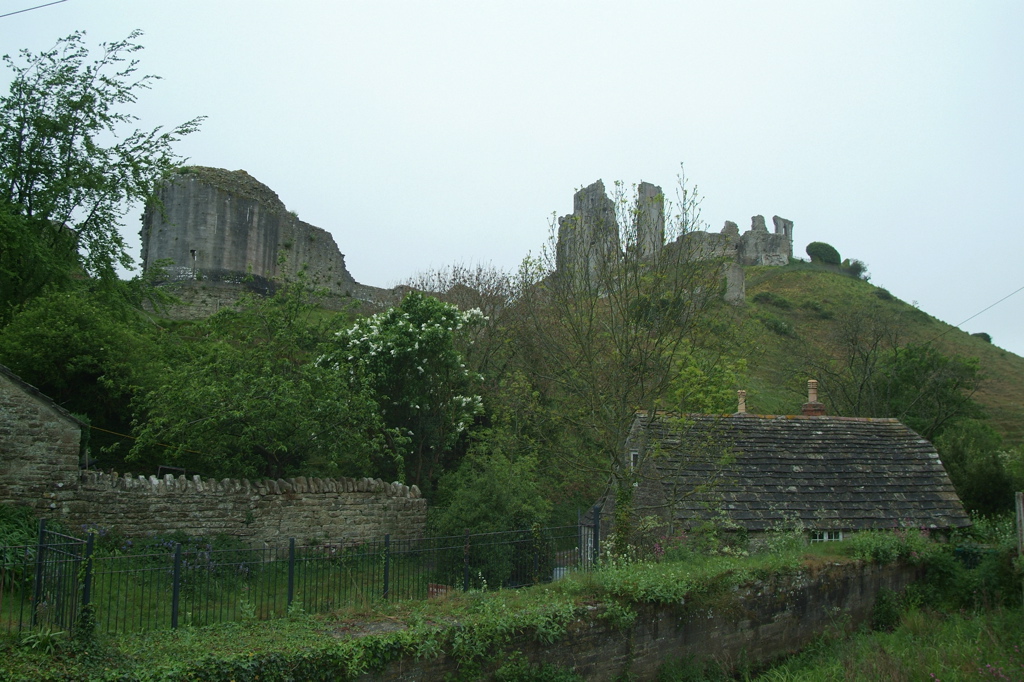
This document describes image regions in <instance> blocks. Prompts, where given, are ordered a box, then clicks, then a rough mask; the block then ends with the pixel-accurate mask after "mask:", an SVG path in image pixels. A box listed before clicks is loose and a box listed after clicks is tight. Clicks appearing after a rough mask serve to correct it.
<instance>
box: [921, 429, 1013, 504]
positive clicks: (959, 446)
mask: <svg viewBox="0 0 1024 682" xmlns="http://www.w3.org/2000/svg"><path fill="white" fill-rule="evenodd" d="M1001 440H1002V439H1001V438H1000V437H999V434H998V433H996V431H995V430H994V429H993V428H992V427H991V426H989V425H988V424H986V423H984V422H982V421H978V420H976V419H964V420H961V421H959V422H957V423H956V424H954V425H953V426H952V427H950V428H948V429H946V430H945V431H944V432H943V433H942V434H941V435H939V437H938V438H937V439H936V440H935V447H936V448H937V449H938V451H939V454H940V455H941V457H942V463H943V465H945V467H946V471H947V473H949V477H950V479H951V480H952V481H953V486H954V487H955V488H956V492H957V494H958V495H959V496H960V500H961V501H962V502H963V503H964V506H965V507H966V508H967V509H968V510H970V511H974V512H978V513H980V514H986V515H989V514H999V513H1003V512H1006V511H1009V510H1010V509H1012V508H1013V493H1014V487H1013V483H1014V480H1013V475H1012V473H1011V472H1010V471H1007V467H1006V464H1007V463H1008V462H1007V460H1006V459H1005V458H1004V456H1003V454H1002V453H1001V452H1000V445H1001Z"/></svg>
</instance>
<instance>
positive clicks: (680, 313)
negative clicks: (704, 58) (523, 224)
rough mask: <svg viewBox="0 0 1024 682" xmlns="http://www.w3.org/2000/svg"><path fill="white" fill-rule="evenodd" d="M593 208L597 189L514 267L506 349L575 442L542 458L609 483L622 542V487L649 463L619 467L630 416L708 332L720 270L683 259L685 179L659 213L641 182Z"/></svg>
mask: <svg viewBox="0 0 1024 682" xmlns="http://www.w3.org/2000/svg"><path fill="white" fill-rule="evenodd" d="M603 197H604V192H603V185H602V186H592V187H590V188H588V189H587V190H584V191H582V192H580V193H577V196H576V210H575V211H574V213H573V214H572V215H571V216H568V217H566V218H563V219H562V220H561V221H560V222H559V224H557V225H555V224H552V229H551V236H550V238H549V241H548V243H547V245H546V247H545V248H544V249H543V250H542V251H541V254H540V256H539V257H537V258H533V259H528V260H527V261H526V262H524V264H523V267H522V269H521V270H520V273H519V278H518V286H517V291H516V296H515V298H516V306H515V308H516V311H517V315H518V316H519V317H518V324H517V328H518V335H517V337H516V343H517V348H518V351H519V352H520V354H521V357H522V359H523V360H524V361H525V366H526V367H527V368H528V371H529V373H530V374H531V376H532V378H533V380H534V384H535V386H536V387H537V388H538V389H539V390H540V391H541V393H542V394H544V395H545V397H546V399H547V400H548V401H549V404H550V405H551V406H552V408H553V409H554V411H555V413H556V414H557V418H558V419H559V420H560V421H561V422H562V424H561V426H562V427H563V429H565V430H568V431H569V432H570V433H572V434H573V436H574V438H575V441H576V442H575V443H574V446H575V447H574V448H573V449H572V450H571V451H568V450H566V451H562V452H557V453H552V454H554V455H557V456H560V457H562V458H563V460H564V463H565V465H566V466H571V467H576V468H580V469H585V470H588V471H590V472H591V473H592V474H594V475H600V476H603V477H605V478H606V480H608V481H610V484H611V485H612V486H613V488H614V489H615V490H616V512H615V514H616V524H617V527H619V528H621V529H623V530H624V531H625V530H626V529H628V527H629V524H630V523H631V518H630V517H631V515H632V507H633V504H632V495H633V489H634V486H633V485H632V484H633V483H634V482H635V479H636V478H637V476H639V475H640V474H641V472H643V471H646V470H648V469H647V468H646V467H645V466H643V464H644V460H645V458H647V457H649V456H654V455H655V454H656V453H655V452H653V451H651V452H648V451H646V449H644V448H642V447H641V448H640V452H639V453H638V455H637V456H638V457H639V461H638V462H630V461H628V459H627V458H626V457H624V446H625V443H626V440H627V437H628V436H629V434H630V428H631V425H632V423H633V420H634V416H635V415H636V414H637V413H638V412H647V413H649V414H654V413H655V412H656V411H657V410H659V409H661V408H663V407H664V406H665V402H664V401H665V398H666V396H667V393H668V390H669V387H670V385H671V384H672V381H673V379H674V377H675V368H676V364H675V363H676V360H677V358H678V356H679V355H680V354H681V353H682V352H684V351H685V350H686V349H688V348H690V347H692V346H695V345H699V344H700V342H701V341H702V336H703V335H704V334H706V333H707V332H708V324H707V323H708V321H709V317H710V315H711V311H712V310H713V309H714V308H715V307H716V306H717V304H718V301H719V300H720V298H721V263H719V262H718V261H715V260H711V259H705V258H700V257H697V254H695V253H692V251H691V246H690V245H691V243H692V242H691V240H688V239H687V238H686V236H687V235H688V234H689V233H690V232H692V231H694V230H697V229H700V228H701V227H703V225H702V223H701V221H700V198H699V196H698V194H697V192H696V190H695V189H691V188H690V186H689V185H688V184H687V182H686V179H685V177H683V176H680V178H679V190H678V201H677V202H675V203H667V202H666V203H665V206H666V210H665V211H664V213H662V210H661V207H662V205H663V203H662V202H663V201H664V197H663V196H661V195H660V191H657V188H654V187H653V186H652V185H648V184H646V183H645V184H643V185H640V186H639V187H634V188H633V189H632V191H627V189H626V188H625V187H624V186H623V185H621V184H617V185H616V186H615V191H614V196H613V198H612V199H606V198H603ZM662 215H666V216H667V219H665V220H664V221H662V218H661V216H662ZM618 535H619V536H622V537H625V536H626V535H628V533H627V532H623V533H620V534H618Z"/></svg>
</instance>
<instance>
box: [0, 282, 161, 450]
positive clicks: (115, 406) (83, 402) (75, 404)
mask: <svg viewBox="0 0 1024 682" xmlns="http://www.w3.org/2000/svg"><path fill="white" fill-rule="evenodd" d="M122 313H123V310H121V309H118V308H114V307H112V306H110V305H109V304H108V303H107V302H106V301H105V300H104V299H102V298H98V297H96V296H95V295H94V294H92V293H91V292H90V291H89V290H88V289H87V288H85V287H69V288H66V289H48V290H46V291H44V292H43V293H42V294H40V295H39V296H37V297H36V298H34V299H32V300H31V301H29V302H28V303H27V304H25V305H24V306H23V308H22V309H21V310H20V312H19V313H18V314H17V315H15V316H14V318H13V319H12V321H11V322H10V324H8V325H7V326H6V327H3V328H2V329H0V363H3V364H4V365H7V366H8V367H10V368H11V369H12V370H14V371H15V372H16V373H17V374H18V375H19V376H21V378H22V379H24V380H25V381H27V382H29V383H31V384H33V385H35V386H36V387H38V388H39V389H40V390H41V391H42V392H43V393H44V394H46V395H47V396H49V397H50V398H52V399H53V400H54V401H55V402H57V403H58V404H59V405H61V406H63V407H64V408H66V409H68V410H70V411H71V412H74V413H77V414H83V415H87V416H88V417H89V419H90V420H91V421H92V422H93V423H94V424H97V425H101V426H102V427H103V428H104V429H106V430H107V431H110V430H113V431H118V432H121V433H123V432H125V431H127V429H128V427H129V424H130V421H131V419H130V416H129V415H130V412H131V409H130V404H131V400H132V399H133V397H134V396H136V395H137V394H138V392H139V391H141V390H145V389H146V388H148V387H150V386H152V385H154V384H155V383H156V382H157V381H158V380H159V379H158V376H159V371H160V369H161V365H160V363H159V356H160V353H161V351H160V347H159V335H158V333H157V331H158V330H157V329H156V328H155V327H154V326H153V325H152V324H148V323H146V322H145V321H143V320H142V319H141V318H139V317H137V316H131V315H124V314H122ZM94 436H95V437H94V438H93V440H92V444H93V445H94V446H96V447H95V448H94V451H93V453H92V456H93V457H94V458H95V457H97V456H99V455H100V453H99V449H100V448H102V447H105V446H109V445H110V444H111V443H112V442H117V441H116V440H113V441H112V440H111V438H109V434H106V433H104V432H102V431H99V432H96V433H95V434H94Z"/></svg>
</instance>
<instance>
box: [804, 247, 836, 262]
mask: <svg viewBox="0 0 1024 682" xmlns="http://www.w3.org/2000/svg"><path fill="white" fill-rule="evenodd" d="M807 255H808V256H810V257H811V262H812V263H827V264H828V265H839V264H840V262H841V260H842V259H841V258H840V257H839V252H838V251H836V248H835V247H834V246H832V245H831V244H826V243H825V242H811V243H810V244H808V245H807Z"/></svg>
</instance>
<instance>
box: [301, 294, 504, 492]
mask: <svg viewBox="0 0 1024 682" xmlns="http://www.w3.org/2000/svg"><path fill="white" fill-rule="evenodd" d="M485 319H486V318H485V317H484V315H483V313H481V312H480V311H479V310H468V311H465V312H463V311H460V310H459V309H458V308H456V307H455V306H452V305H449V304H447V303H442V302H441V301H439V300H437V299H435V298H431V297H429V296H424V295H423V294H420V293H417V292H413V293H411V294H409V295H408V296H406V297H405V299H404V300H403V301H402V304H401V305H400V306H398V307H395V308H391V309H389V310H386V311H384V312H381V313H378V314H376V315H373V316H371V317H367V318H364V319H362V320H360V321H358V322H357V323H356V324H354V325H353V326H352V327H350V328H349V329H345V330H342V331H339V332H338V333H337V334H336V340H335V347H334V349H333V350H332V351H331V352H328V353H326V354H325V355H324V356H323V357H321V359H320V361H321V363H322V364H325V365H327V366H331V367H334V368H336V369H339V370H341V369H342V368H348V371H350V372H352V373H353V374H359V375H361V377H362V378H363V379H364V380H365V381H366V382H367V384H368V385H369V386H370V387H371V388H372V389H373V390H374V391H375V392H376V394H377V399H378V402H379V404H380V406H381V409H382V411H383V413H384V420H385V422H386V423H387V425H388V426H390V427H397V428H398V429H399V430H400V432H401V433H403V434H406V435H407V436H408V442H407V443H406V444H404V445H403V444H399V443H396V444H395V445H396V450H399V451H401V454H402V455H403V457H404V458H405V462H404V471H397V472H395V473H396V477H397V478H399V479H401V480H404V478H403V476H404V477H405V478H408V479H409V482H412V483H416V484H418V485H420V486H421V487H424V484H426V485H430V483H431V482H433V481H435V480H436V479H437V477H438V476H440V475H441V473H443V471H444V470H445V465H446V463H447V462H448V460H449V458H450V455H451V452H450V451H451V448H452V447H453V446H454V445H455V444H456V442H457V441H458V439H459V436H460V434H462V433H463V432H464V431H466V429H468V428H469V427H470V426H471V425H472V424H473V421H474V419H475V418H476V416H477V415H479V414H481V413H482V412H483V404H482V400H481V397H480V396H479V395H478V394H477V393H476V392H475V390H474V388H475V386H476V385H478V384H479V382H480V381H481V377H480V376H479V375H477V374H474V373H472V372H470V371H468V370H467V369H466V365H465V363H464V362H463V358H462V356H461V354H460V353H459V352H458V350H457V349H456V346H455V338H456V335H460V334H464V333H466V332H468V331H469V330H470V329H471V328H473V327H475V326H477V325H479V324H481V323H483V322H484V320H485Z"/></svg>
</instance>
